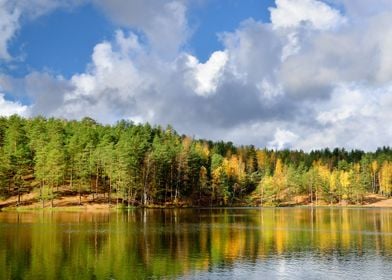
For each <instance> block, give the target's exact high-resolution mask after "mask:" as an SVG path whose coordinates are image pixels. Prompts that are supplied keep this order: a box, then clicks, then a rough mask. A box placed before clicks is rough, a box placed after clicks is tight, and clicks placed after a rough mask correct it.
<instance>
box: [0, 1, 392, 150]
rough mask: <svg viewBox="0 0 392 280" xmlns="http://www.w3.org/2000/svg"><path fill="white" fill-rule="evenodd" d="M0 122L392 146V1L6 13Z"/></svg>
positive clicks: (41, 5) (25, 6) (24, 8)
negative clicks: (41, 119) (49, 120)
mask: <svg viewBox="0 0 392 280" xmlns="http://www.w3.org/2000/svg"><path fill="white" fill-rule="evenodd" d="M0 30H2V32H1V33H0V115H4V116H8V115H11V114H15V113H16V114H20V115H23V116H26V117H32V116H36V115H44V116H48V117H52V116H53V117H61V118H68V119H80V118H83V117H85V116H90V117H93V118H95V119H96V120H98V121H100V122H102V123H109V124H112V123H115V122H117V121H118V120H120V119H128V120H132V121H134V122H150V123H152V124H156V125H163V126H165V125H168V124H171V125H173V126H174V127H175V128H176V129H177V130H178V131H179V132H180V133H186V134H189V135H194V136H195V137H202V138H209V139H213V140H221V139H223V140H227V141H233V142H235V143H236V144H255V145H256V146H259V147H264V146H267V147H270V148H276V149H283V148H294V149H304V150H312V149H316V148H324V147H330V148H333V147H336V146H339V147H346V148H361V149H365V150H374V149H375V148H377V147H378V146H383V145H390V141H391V137H392V129H391V128H390V126H389V123H390V122H391V121H392V115H391V113H390V111H391V110H390V108H391V106H392V51H391V50H392V40H390V38H392V1H390V0H374V1H368V0H356V1H351V0H160V1H157V0H67V1H64V0H29V1H17V0H2V1H1V0H0Z"/></svg>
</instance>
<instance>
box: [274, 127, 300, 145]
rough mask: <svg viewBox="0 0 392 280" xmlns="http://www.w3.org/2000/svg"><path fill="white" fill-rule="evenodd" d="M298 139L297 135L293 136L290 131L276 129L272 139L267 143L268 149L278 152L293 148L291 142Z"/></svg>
mask: <svg viewBox="0 0 392 280" xmlns="http://www.w3.org/2000/svg"><path fill="white" fill-rule="evenodd" d="M298 138H299V137H298V135H296V134H294V133H293V132H291V131H290V130H285V129H281V128H278V129H277V130H276V132H275V134H274V139H273V140H272V141H270V142H269V143H268V147H269V148H271V149H278V150H282V149H284V148H291V147H292V146H293V142H295V141H296V140H297V139H298Z"/></svg>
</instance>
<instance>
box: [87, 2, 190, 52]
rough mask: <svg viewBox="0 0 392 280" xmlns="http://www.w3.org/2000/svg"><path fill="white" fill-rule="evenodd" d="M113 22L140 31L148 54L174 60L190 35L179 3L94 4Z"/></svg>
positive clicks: (184, 10)
mask: <svg viewBox="0 0 392 280" xmlns="http://www.w3.org/2000/svg"><path fill="white" fill-rule="evenodd" d="M93 2H94V3H96V4H97V5H98V6H99V7H101V8H102V10H103V11H104V12H105V13H106V14H107V15H108V16H109V17H110V18H111V19H112V20H114V21H115V22H117V23H118V24H120V25H121V26H123V27H131V28H135V29H137V30H139V31H141V32H142V33H143V34H145V36H146V37H147V40H148V42H149V46H150V50H151V51H154V52H157V53H158V55H160V56H166V57H170V58H173V56H175V55H176V54H177V52H178V51H179V49H180V47H181V46H182V45H183V44H184V43H185V42H186V39H187V37H188V35H189V28H188V25H187V18H186V10H187V6H186V4H185V2H184V1H181V0H160V1H156V0H132V1H129V0H93Z"/></svg>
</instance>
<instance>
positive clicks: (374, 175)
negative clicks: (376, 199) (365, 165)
mask: <svg viewBox="0 0 392 280" xmlns="http://www.w3.org/2000/svg"><path fill="white" fill-rule="evenodd" d="M370 169H371V171H372V190H373V193H376V181H377V172H378V162H377V161H376V160H374V161H373V162H372V163H371V164H370Z"/></svg>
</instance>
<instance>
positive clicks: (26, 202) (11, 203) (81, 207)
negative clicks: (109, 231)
mask: <svg viewBox="0 0 392 280" xmlns="http://www.w3.org/2000/svg"><path fill="white" fill-rule="evenodd" d="M80 202H81V204H80ZM20 203H21V204H20V205H18V200H17V197H16V196H13V197H9V198H8V199H6V200H0V212H10V211H15V212H23V211H68V212H112V211H122V210H127V209H224V208H242V209H246V208H261V209H262V208H301V207H302V208H392V198H386V197H382V196H380V195H375V194H369V195H367V196H365V198H364V203H363V204H347V203H344V204H328V203H326V202H324V201H320V203H319V204H318V205H315V204H313V205H312V204H311V203H307V202H306V201H304V200H302V201H286V202H284V203H282V204H281V205H278V206H273V205H272V206H270V205H265V206H258V205H245V204H237V205H232V206H208V205H206V206H199V205H191V204H190V203H188V204H187V203H183V204H178V205H175V204H166V205H165V204H152V205H149V206H146V207H145V206H140V205H138V206H129V207H128V206H126V205H123V204H117V203H116V202H115V201H113V202H112V203H111V204H109V203H108V202H107V200H106V201H105V198H102V197H98V198H97V197H95V199H94V200H93V199H92V197H91V196H88V195H86V196H82V198H81V200H80V198H79V196H62V197H58V198H56V199H54V200H53V207H52V206H51V201H46V202H45V207H42V201H39V200H37V199H36V197H35V196H34V194H32V193H29V194H25V195H24V196H22V199H21V202H20Z"/></svg>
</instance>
